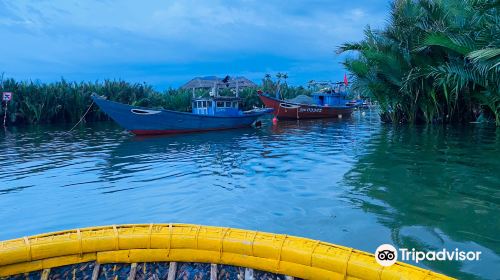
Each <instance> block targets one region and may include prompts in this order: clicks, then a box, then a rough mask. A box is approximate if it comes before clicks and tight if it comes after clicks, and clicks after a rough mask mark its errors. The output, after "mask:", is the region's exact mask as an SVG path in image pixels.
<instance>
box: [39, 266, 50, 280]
mask: <svg viewBox="0 0 500 280" xmlns="http://www.w3.org/2000/svg"><path fill="white" fill-rule="evenodd" d="M49 274H50V268H46V269H44V270H43V271H42V276H41V277H40V280H47V279H49Z"/></svg>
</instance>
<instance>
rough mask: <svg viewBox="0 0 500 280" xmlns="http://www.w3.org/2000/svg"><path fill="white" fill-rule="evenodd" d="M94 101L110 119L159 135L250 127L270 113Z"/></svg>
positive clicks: (122, 124) (142, 131)
mask: <svg viewBox="0 0 500 280" xmlns="http://www.w3.org/2000/svg"><path fill="white" fill-rule="evenodd" d="M93 100H94V102H95V103H96V104H97V105H98V106H99V108H100V109H101V110H102V111H104V112H105V113H106V114H107V115H108V116H109V117H110V118H111V119H113V120H114V121H115V122H117V123H118V124H119V125H120V126H122V127H123V128H125V129H126V130H128V131H130V132H132V133H134V134H136V135H159V134H176V133H191V132H204V131H213V130H224V129H234V128H243V127H249V126H251V125H252V124H253V123H254V122H255V121H256V120H257V119H258V118H259V117H261V116H262V115H264V114H267V113H270V111H269V110H267V111H266V110H261V111H258V112H251V113H248V114H243V115H238V116H209V115H197V114H192V113H185V112H177V111H170V110H163V109H158V110H155V109H150V108H142V107H136V106H130V105H126V104H122V103H117V102H113V101H108V100H105V99H103V98H101V97H96V96H94V97H93Z"/></svg>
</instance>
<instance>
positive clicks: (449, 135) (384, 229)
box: [0, 111, 500, 279]
mask: <svg viewBox="0 0 500 280" xmlns="http://www.w3.org/2000/svg"><path fill="white" fill-rule="evenodd" d="M69 127H70V126H36V127H17V128H8V129H7V131H6V132H3V131H2V132H0V151H1V153H0V239H1V240H3V239H9V238H16V237H20V236H25V235H32V234H37V233H42V232H48V231H55V230H62V229H71V228H77V227H86V226H95V225H107V224H120V223H151V222H154V223H170V222H177V223H198V224H205V225H217V226H229V227H237V228H244V229H251V230H261V231H270V232H276V233H286V234H289V235H299V236H304V237H309V238H314V239H321V240H324V241H328V242H332V243H337V244H342V245H345V246H350V247H354V248H357V249H361V250H365V251H368V252H374V251H375V249H376V248H377V247H378V246H379V245H381V244H383V243H390V244H394V245H395V246H396V247H399V248H410V249H411V248H415V249H417V250H422V251H429V250H441V249H443V248H446V249H448V250H454V249H455V248H458V249H459V250H466V251H468V250H473V251H481V252H482V253H481V258H480V260H479V261H463V262H459V261H453V262H424V263H419V264H418V265H419V266H422V267H425V268H429V269H432V270H435V271H438V272H442V273H446V274H448V275H450V276H455V277H459V278H463V279H500V129H497V128H495V127H494V126H479V125H473V124H471V125H464V126H447V127H441V126H434V127H433V126H400V127H397V126H392V125H383V124H381V123H380V122H379V119H378V114H377V113H376V112H370V111H367V112H366V113H365V114H362V113H361V112H355V113H354V115H353V118H351V119H342V120H315V121H299V122H296V121H292V122H279V123H278V124H277V125H276V126H272V125H271V124H270V122H265V126H264V127H263V128H260V129H253V128H250V129H239V130H230V131H222V132H210V133H199V134H186V135H175V136H163V137H134V136H132V135H130V134H128V133H126V132H124V131H123V130H122V129H120V128H119V127H118V126H116V125H115V124H114V123H111V122H109V123H95V124H86V125H85V126H84V127H82V128H80V129H79V130H77V131H75V132H74V133H73V134H72V135H68V134H65V132H64V131H66V130H67V129H69Z"/></svg>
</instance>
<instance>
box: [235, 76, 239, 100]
mask: <svg viewBox="0 0 500 280" xmlns="http://www.w3.org/2000/svg"><path fill="white" fill-rule="evenodd" d="M235 82H236V97H239V96H240V88H239V81H238V79H236V81H235Z"/></svg>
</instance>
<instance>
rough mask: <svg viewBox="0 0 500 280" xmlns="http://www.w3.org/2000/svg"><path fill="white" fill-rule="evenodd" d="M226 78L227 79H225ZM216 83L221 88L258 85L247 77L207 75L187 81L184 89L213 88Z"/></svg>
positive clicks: (240, 87)
mask: <svg viewBox="0 0 500 280" xmlns="http://www.w3.org/2000/svg"><path fill="white" fill-rule="evenodd" d="M224 80H226V81H224ZM214 85H218V86H219V87H220V88H223V87H227V88H229V89H235V88H236V87H238V88H239V89H243V88H249V87H257V85H256V84H255V83H254V82H252V81H250V80H249V79H247V78H245V77H229V76H228V77H226V78H219V77H216V76H207V77H196V78H193V79H192V80H191V81H189V82H187V83H185V84H184V85H183V86H182V87H181V88H182V89H211V88H213V87H214Z"/></svg>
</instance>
